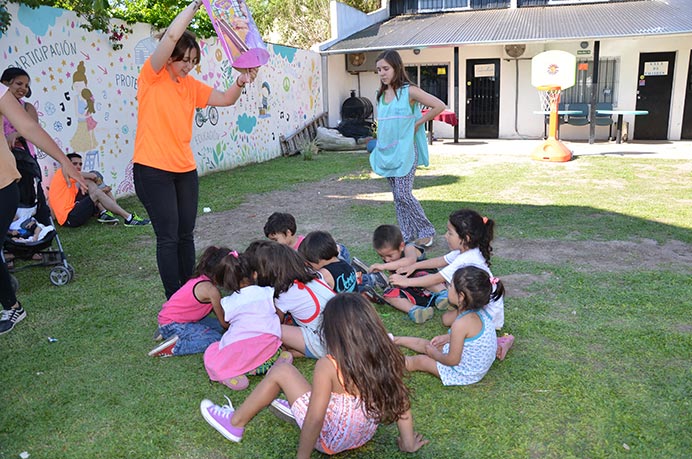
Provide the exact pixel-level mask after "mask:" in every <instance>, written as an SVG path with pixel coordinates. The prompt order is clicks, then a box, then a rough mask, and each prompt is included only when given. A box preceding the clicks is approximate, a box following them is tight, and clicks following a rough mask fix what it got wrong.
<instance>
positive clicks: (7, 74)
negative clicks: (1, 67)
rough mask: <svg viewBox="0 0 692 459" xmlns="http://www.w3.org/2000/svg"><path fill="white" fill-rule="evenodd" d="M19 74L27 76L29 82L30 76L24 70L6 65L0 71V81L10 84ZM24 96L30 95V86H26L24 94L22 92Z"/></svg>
mask: <svg viewBox="0 0 692 459" xmlns="http://www.w3.org/2000/svg"><path fill="white" fill-rule="evenodd" d="M20 76H25V77H27V78H28V79H29V83H31V77H30V76H29V74H28V73H27V72H26V70H24V69H22V68H19V67H7V68H6V69H5V71H4V72H2V76H0V82H2V83H3V84H5V85H7V86H9V85H10V84H12V82H13V81H14V79H15V78H17V77H20ZM24 97H31V87H30V86H27V88H26V94H24Z"/></svg>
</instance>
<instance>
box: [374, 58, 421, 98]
mask: <svg viewBox="0 0 692 459" xmlns="http://www.w3.org/2000/svg"><path fill="white" fill-rule="evenodd" d="M381 60H385V61H386V62H387V64H389V65H391V66H392V69H394V77H393V78H392V81H390V82H389V86H391V88H392V89H393V90H394V94H396V90H397V89H399V88H400V87H402V86H405V85H407V84H408V85H412V84H413V82H412V81H411V80H410V79H409V77H408V74H406V69H405V68H404V61H403V60H401V56H400V55H399V53H398V52H396V51H394V50H393V49H388V50H387V51H383V52H382V53H380V55H379V56H377V59H376V60H375V62H378V61H381ZM386 90H387V85H386V84H384V83H382V82H380V89H379V90H378V91H377V100H380V97H382V94H384V92H385V91H386Z"/></svg>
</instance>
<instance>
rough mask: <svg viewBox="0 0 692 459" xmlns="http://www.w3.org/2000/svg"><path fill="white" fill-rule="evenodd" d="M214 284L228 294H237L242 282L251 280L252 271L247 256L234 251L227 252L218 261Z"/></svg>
mask: <svg viewBox="0 0 692 459" xmlns="http://www.w3.org/2000/svg"><path fill="white" fill-rule="evenodd" d="M213 279H214V283H215V284H216V285H218V286H220V287H221V288H223V289H224V290H227V291H229V292H239V291H240V286H241V284H242V283H243V281H246V282H247V281H250V280H251V279H252V269H251V268H250V263H249V262H248V259H247V256H246V255H245V254H242V253H238V252H236V251H227V252H226V255H224V257H223V258H221V260H220V261H219V266H218V268H217V269H216V271H215V273H214V278H213Z"/></svg>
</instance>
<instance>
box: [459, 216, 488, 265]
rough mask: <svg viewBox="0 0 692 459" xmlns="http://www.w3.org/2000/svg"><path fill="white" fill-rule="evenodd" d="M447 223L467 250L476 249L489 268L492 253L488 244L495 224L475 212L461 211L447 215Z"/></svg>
mask: <svg viewBox="0 0 692 459" xmlns="http://www.w3.org/2000/svg"><path fill="white" fill-rule="evenodd" d="M449 223H451V224H452V226H453V227H454V230H455V231H456V232H457V234H458V235H459V237H460V238H461V241H462V243H463V244H465V246H466V247H467V248H469V249H475V248H478V249H479V250H480V251H481V253H482V254H483V257H484V258H485V262H486V263H487V264H488V266H490V256H491V255H492V253H493V248H492V246H491V245H490V242H491V241H492V240H493V237H494V228H495V222H494V221H493V220H491V219H489V218H487V217H482V216H481V215H480V214H479V213H478V212H476V211H475V210H471V209H461V210H457V211H454V212H452V213H451V214H450V215H449Z"/></svg>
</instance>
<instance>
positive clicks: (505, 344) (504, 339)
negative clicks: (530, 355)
mask: <svg viewBox="0 0 692 459" xmlns="http://www.w3.org/2000/svg"><path fill="white" fill-rule="evenodd" d="M512 344H514V336H513V335H504V336H500V337H499V338H498V339H497V354H496V355H495V357H497V359H498V360H504V359H505V356H506V355H507V351H509V348H510V347H512Z"/></svg>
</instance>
